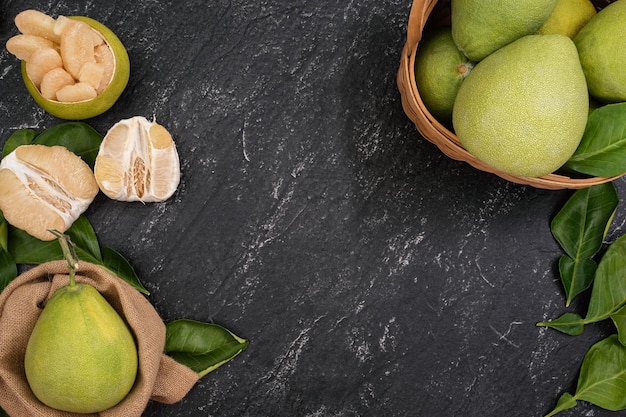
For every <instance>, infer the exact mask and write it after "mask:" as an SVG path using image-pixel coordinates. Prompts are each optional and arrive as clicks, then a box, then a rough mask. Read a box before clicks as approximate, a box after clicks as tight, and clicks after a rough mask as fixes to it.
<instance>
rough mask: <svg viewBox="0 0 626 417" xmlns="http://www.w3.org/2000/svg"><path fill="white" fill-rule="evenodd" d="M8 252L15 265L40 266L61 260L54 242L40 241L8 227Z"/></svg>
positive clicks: (61, 253) (56, 244) (58, 249)
mask: <svg viewBox="0 0 626 417" xmlns="http://www.w3.org/2000/svg"><path fill="white" fill-rule="evenodd" d="M9 252H10V253H11V255H13V258H15V262H16V263H17V264H26V265H32V264H35V265H36V264H42V263H44V262H48V261H55V260H58V259H63V252H62V251H61V246H59V244H58V242H57V241H56V240H49V241H45V242H44V241H42V240H39V239H37V238H34V237H32V236H31V235H29V234H28V233H26V232H25V231H23V230H21V229H18V228H16V227H13V226H11V227H9Z"/></svg>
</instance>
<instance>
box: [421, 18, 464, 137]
mask: <svg viewBox="0 0 626 417" xmlns="http://www.w3.org/2000/svg"><path fill="white" fill-rule="evenodd" d="M473 66H474V62H472V61H470V60H469V59H467V57H466V56H465V55H463V53H462V52H461V51H459V49H458V48H457V47H456V45H455V43H454V41H453V40H452V33H451V31H450V28H443V29H439V30H436V31H434V32H431V33H428V34H426V35H425V36H424V38H423V39H422V40H421V42H420V44H419V46H418V48H417V53H416V56H415V83H416V84H417V89H418V90H419V93H420V97H421V98H422V100H423V102H424V105H425V106H426V108H427V109H428V111H430V113H431V114H432V115H433V116H434V117H435V119H437V120H438V121H439V122H440V123H442V124H444V125H448V126H450V125H451V124H452V106H453V105H454V99H455V98H456V93H457V91H459V87H460V86H461V83H462V82H463V79H464V78H465V77H467V75H468V74H469V73H470V71H471V69H472V68H473Z"/></svg>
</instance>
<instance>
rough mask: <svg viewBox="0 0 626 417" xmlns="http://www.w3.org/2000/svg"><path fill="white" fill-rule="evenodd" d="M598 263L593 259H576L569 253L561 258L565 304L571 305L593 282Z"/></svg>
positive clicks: (560, 268)
mask: <svg viewBox="0 0 626 417" xmlns="http://www.w3.org/2000/svg"><path fill="white" fill-rule="evenodd" d="M596 269H597V264H596V262H595V261H594V260H592V259H583V260H581V261H575V260H573V259H572V258H570V257H569V256H567V255H563V256H562V257H561V259H559V274H560V275H561V282H562V283H563V288H564V289H565V296H566V301H565V305H566V306H569V305H570V304H571V302H572V300H573V299H574V297H576V296H577V295H578V294H580V293H582V292H583V291H585V290H586V289H587V288H589V287H590V286H591V284H592V283H593V277H594V274H595V272H596Z"/></svg>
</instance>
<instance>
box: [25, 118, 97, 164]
mask: <svg viewBox="0 0 626 417" xmlns="http://www.w3.org/2000/svg"><path fill="white" fill-rule="evenodd" d="M102 139H103V136H102V135H101V134H100V133H98V132H97V131H96V130H95V129H94V128H93V127H91V126H90V125H88V124H87V123H85V122H64V123H60V124H58V125H55V126H52V127H50V128H48V129H46V130H44V131H43V132H41V133H40V134H39V135H37V137H36V138H35V140H34V141H33V143H35V144H40V145H47V146H54V145H61V146H65V147H66V148H67V149H69V150H70V151H72V152H74V153H75V154H76V155H78V156H80V157H81V158H83V160H84V161H85V162H86V163H87V164H88V165H89V166H90V167H91V168H92V169H93V167H94V164H95V162H96V156H97V155H98V150H99V149H100V144H101V143H102Z"/></svg>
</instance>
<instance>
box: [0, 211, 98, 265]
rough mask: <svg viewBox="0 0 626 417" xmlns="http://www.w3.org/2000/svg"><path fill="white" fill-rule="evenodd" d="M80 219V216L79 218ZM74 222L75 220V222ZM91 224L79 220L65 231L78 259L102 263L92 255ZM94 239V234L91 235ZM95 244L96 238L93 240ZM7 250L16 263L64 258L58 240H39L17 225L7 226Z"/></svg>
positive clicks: (85, 220)
mask: <svg viewBox="0 0 626 417" xmlns="http://www.w3.org/2000/svg"><path fill="white" fill-rule="evenodd" d="M79 219H80V218H79ZM75 223H76V222H75ZM90 228H91V225H90V224H89V222H88V221H87V219H82V220H79V221H78V223H77V224H76V227H74V225H72V227H70V228H69V229H68V230H67V231H66V233H67V235H68V236H70V238H71V239H72V242H74V244H75V246H76V254H77V255H78V259H80V260H81V261H85V262H91V263H95V264H102V260H101V258H100V257H98V258H96V257H95V256H94V255H93V253H92V252H93V251H94V249H93V245H94V241H90V237H89V232H88V230H89V229H90ZM93 238H94V239H95V235H93ZM95 244H96V245H97V239H96V240H95ZM9 252H10V253H11V255H13V258H15V262H16V263H17V264H26V265H32V264H35V265H36V264H42V263H44V262H49V261H56V260H59V259H64V257H63V251H62V250H61V246H60V245H59V242H58V241H57V240H56V239H54V240H46V241H43V240H39V239H37V238H35V237H33V236H31V235H29V234H28V233H26V232H25V231H23V230H21V229H18V228H17V227H13V226H11V227H9ZM97 253H98V254H99V250H98V251H97Z"/></svg>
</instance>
